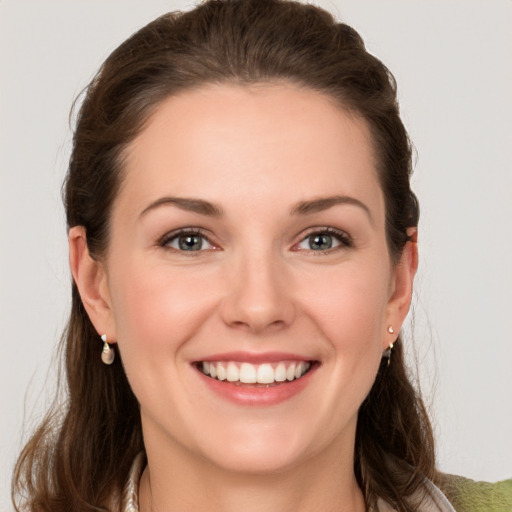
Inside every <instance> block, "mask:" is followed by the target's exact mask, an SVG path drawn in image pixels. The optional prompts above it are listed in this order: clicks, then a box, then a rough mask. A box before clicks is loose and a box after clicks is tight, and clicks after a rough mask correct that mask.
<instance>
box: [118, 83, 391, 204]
mask: <svg viewBox="0 0 512 512" xmlns="http://www.w3.org/2000/svg"><path fill="white" fill-rule="evenodd" d="M125 157H126V158H125V172H126V176H125V180H124V185H123V187H122V191H121V194H120V195H121V196H122V195H123V194H124V195H127V194H128V195H131V196H133V197H131V198H130V201H131V202H132V205H133V204H134V202H135V203H136V202H138V201H141V205H140V206H142V203H143V202H144V201H150V200H154V199H155V196H156V195H158V194H160V195H162V194H164V193H167V194H170V195H173V196H176V195H184V196H193V197H198V196H200V197H202V198H204V199H207V200H211V201H214V202H218V201H219V198H220V199H221V200H222V199H225V200H226V201H233V203H236V199H237V198H238V199H239V202H241V203H242V204H249V203H250V202H251V201H256V200H260V201H264V199H265V198H266V199H267V200H268V201H276V200H278V201H279V202H280V203H282V204H283V205H284V204H286V203H287V202H296V201H297V200H301V199H309V198H311V197H313V196H323V195H326V194H333V193H338V194H351V195H354V196H356V197H358V198H359V199H361V200H362V199H365V200H366V201H370V202H377V203H379V202H381V199H382V198H381V197H380V196H381V191H380V187H379V185H378V180H377V175H376V166H375V162H374V154H373V149H372V144H371V138H370V133H369V130H368V128H367V126H366V123H365V122H364V121H363V120H362V119H361V118H360V117H358V116H356V115H355V114H353V113H351V112H348V111H346V110H344V109H342V108H340V107H339V106H338V105H337V104H336V103H335V102H334V101H333V100H332V99H331V98H330V97H328V96H326V95H324V94H321V93H318V92H316V91H312V90H309V89H304V88H300V87H298V86H295V85H269V84H262V85H257V86H250V87H246V86H237V85H211V86H205V87H202V88H199V89H196V90H191V91H186V92H183V93H181V94H179V95H176V96H172V97H170V98H167V99H166V100H165V101H163V102H162V103H161V104H160V105H158V106H157V108H156V109H155V111H154V113H153V115H152V116H151V118H150V119H149V120H148V122H147V123H146V125H145V127H144V129H143V130H142V131H141V133H140V134H139V135H138V136H137V137H136V138H135V140H134V141H133V142H132V143H131V144H130V145H129V147H128V150H127V152H126V155H125ZM120 199H121V198H120ZM377 206H380V205H377Z"/></svg>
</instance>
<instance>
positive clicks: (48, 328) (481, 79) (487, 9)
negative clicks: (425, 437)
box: [0, 0, 512, 511]
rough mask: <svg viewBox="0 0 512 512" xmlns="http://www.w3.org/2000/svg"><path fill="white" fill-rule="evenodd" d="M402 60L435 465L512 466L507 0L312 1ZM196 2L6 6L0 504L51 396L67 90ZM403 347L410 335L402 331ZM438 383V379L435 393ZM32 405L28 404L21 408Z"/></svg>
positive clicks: (510, 12)
mask: <svg viewBox="0 0 512 512" xmlns="http://www.w3.org/2000/svg"><path fill="white" fill-rule="evenodd" d="M318 3H319V4H321V5H322V6H324V7H327V8H328V9H330V10H331V11H333V12H334V13H335V14H337V15H338V16H339V17H341V18H342V19H343V20H344V21H346V22H348V23H349V24H352V25H353V26H354V27H355V28H356V29H357V30H358V31H359V32H360V33H361V34H362V35H363V37H364V38H365V41H366V43H367V46H368V48H369V49H370V51H372V52H373V53H374V54H376V55H377V56H378V57H379V58H381V59H382V60H383V61H384V62H385V63H386V64H387V65H388V66H389V68H390V69H391V70H392V71H393V73H394V74H395V76H396V78H397V81H398V85H399V92H400V101H401V106H402V112H403V118H404V120H405V123H406V125H407V127H408V129H409V132H410V134H411V136H412V139H413V141H414V142H415V145H416V147H417V150H418V158H417V164H416V174H415V177H414V186H415V189H416V191H417V193H418V195H419V197H420V201H421V205H422V218H421V224H420V228H421V229H420V253H421V266H420V272H419V276H418V278H417V281H416V294H417V298H416V300H415V303H416V306H415V310H416V326H415V329H414V345H415V347H416V349H415V350H416V353H417V354H418V365H419V368H420V373H421V376H422V383H423V387H424V389H425V391H426V394H427V398H428V401H429V402H432V403H433V405H432V413H433V420H434V424H435V430H436V434H437V439H438V455H439V465H440V467H441V469H442V470H444V471H448V472H453V473H459V474H464V475H466V476H469V477H472V478H476V479H489V480H496V479H501V478H505V477H507V476H508V477H510V476H512V340H511V331H512V329H511V328H512V229H511V220H512V172H511V156H512V155H511V152H512V150H511V148H512V100H511V94H512V64H511V63H512V31H511V29H510V27H512V3H511V2H510V1H509V0H491V1H489V0H479V1H477V0H437V1H435V0H423V1H420V0H416V1H410V0H395V1H383V0H373V1H370V0H363V1H355V0H339V1H334V0H331V1H323V2H318ZM188 6H190V2H189V1H180V2H178V1H171V0H169V1H162V0H159V1H157V0H150V1H148V0H146V1H144V2H142V1H136V2H133V1H128V0H122V1H121V0H119V1H113V0H101V1H99V0H62V1H48V0H45V1H42V0H24V1H19V0H4V1H3V2H2V3H0V23H1V26H0V80H1V81H0V87H1V89H0V137H1V139H0V140H1V143H0V144H1V146H0V172H1V174H0V439H1V441H0V510H2V511H7V510H11V506H10V502H9V490H8V486H9V478H10V473H11V470H12V465H13V462H14V459H15V456H16V454H17V452H18V451H19V449H20V447H21V443H22V440H23V439H26V435H27V433H28V431H30V429H31V426H33V425H34V423H35V422H36V421H37V420H38V419H40V417H41V414H42V412H43V410H44V409H45V407H46V405H47V404H48V401H49V400H50V398H51V396H52V392H53V391H52V390H53V385H54V382H55V373H54V372H53V371H50V372H49V373H48V369H49V367H50V363H51V362H52V359H53V358H54V347H55V345H56V343H57V341H58V339H59V336H60V333H61V331H62V329H63V326H64V324H65V320H66V315H67V311H68V293H69V292H68V290H69V282H70V278H69V272H68V269H67V247H66V236H65V225H64V220H63V218H64V216H63V209H62V207H61V202H60V184H61V181H62V178H63V175H64V172H65V169H66V161H67V158H68V155H69V148H70V130H69V126H68V114H69V109H70V106H71V103H72V100H73V99H74V98H75V96H76V95H77V94H78V93H79V92H80V90H81V89H82V88H83V87H84V86H85V85H86V83H87V82H88V81H89V79H90V78H91V77H92V75H93V74H94V72H95V71H96V69H97V68H98V66H99V65H100V64H101V62H102V61H103V59H104V58H105V57H106V56H107V54H108V53H109V52H110V51H111V50H113V49H114V48H115V47H116V46H117V45H118V44H119V43H120V42H121V41H122V40H124V39H125V38H126V37H127V36H129V35H130V34H131V33H132V32H133V31H135V30H136V29H137V28H139V27H140V26H142V25H143V24H144V23H146V22H148V21H150V20H151V19H153V18H154V17H156V16H157V15H158V14H161V13H163V12H166V11H168V10H174V9H178V8H180V9H181V8H186V7H188ZM410 343H411V346H412V342H410ZM432 391H434V392H432ZM25 413H26V417H25Z"/></svg>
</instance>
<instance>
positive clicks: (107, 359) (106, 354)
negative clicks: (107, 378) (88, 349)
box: [101, 334, 116, 364]
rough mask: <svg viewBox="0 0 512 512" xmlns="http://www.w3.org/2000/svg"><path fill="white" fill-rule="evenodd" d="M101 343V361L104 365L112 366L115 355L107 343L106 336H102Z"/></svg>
mask: <svg viewBox="0 0 512 512" xmlns="http://www.w3.org/2000/svg"><path fill="white" fill-rule="evenodd" d="M101 341H103V350H102V351H101V360H102V361H103V363H104V364H112V363H113V362H114V358H115V357H116V353H115V352H114V349H113V348H112V347H111V346H110V345H109V344H108V343H107V335H106V334H102V336H101Z"/></svg>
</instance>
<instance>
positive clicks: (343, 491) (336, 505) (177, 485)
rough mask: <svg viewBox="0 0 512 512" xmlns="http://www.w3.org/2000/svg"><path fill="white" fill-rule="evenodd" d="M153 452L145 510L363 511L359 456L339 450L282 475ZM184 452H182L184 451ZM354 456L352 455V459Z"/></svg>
mask: <svg viewBox="0 0 512 512" xmlns="http://www.w3.org/2000/svg"><path fill="white" fill-rule="evenodd" d="M148 448H150V447H148V446H146V449H147V455H148V466H147V468H146V469H145V471H144V473H143V476H142V478H141V482H140V491H139V494H140V495H139V501H140V504H139V506H140V512H168V511H169V512H170V511H172V512H184V511H189V510H194V511H195V512H239V511H240V510H244V512H261V511H263V510H265V511H266V510H272V511H273V512H313V511H317V510H322V511H323V512H349V511H350V512H363V511H364V510H365V504H364V498H363V495H362V492H361V490H360V489H359V486H358V485H357V481H356V479H355V475H354V471H353V453H351V454H350V455H351V456H348V455H349V454H348V453H346V452H345V453H343V452H340V451H339V450H333V449H332V448H333V447H332V446H331V447H330V449H329V450H326V452H325V453H321V454H318V455H316V456H315V457H311V458H309V459H307V460H305V461H304V462H303V463H301V464H297V465H296V466H294V467H291V468H287V469H285V470H282V471H279V472H270V473H241V472H235V471H231V470H226V469H224V468H219V467H217V466H213V465H211V464H210V463H208V462H206V461H205V460H204V459H200V460H197V459H194V457H182V456H180V455H183V454H178V453H177V451H176V450H173V453H172V457H169V458H167V457H166V456H165V453H162V452H161V451H160V453H159V452H156V453H155V455H156V457H152V452H151V449H149V450H148ZM178 451H179V450H178ZM347 456H348V457H347Z"/></svg>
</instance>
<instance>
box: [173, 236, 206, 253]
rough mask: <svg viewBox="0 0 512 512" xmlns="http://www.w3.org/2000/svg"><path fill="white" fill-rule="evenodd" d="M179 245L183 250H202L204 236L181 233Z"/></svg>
mask: <svg viewBox="0 0 512 512" xmlns="http://www.w3.org/2000/svg"><path fill="white" fill-rule="evenodd" d="M178 246H179V248H180V249H181V250H182V251H200V250H201V249H202V247H203V237H202V236H200V235H181V236H179V237H178Z"/></svg>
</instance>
